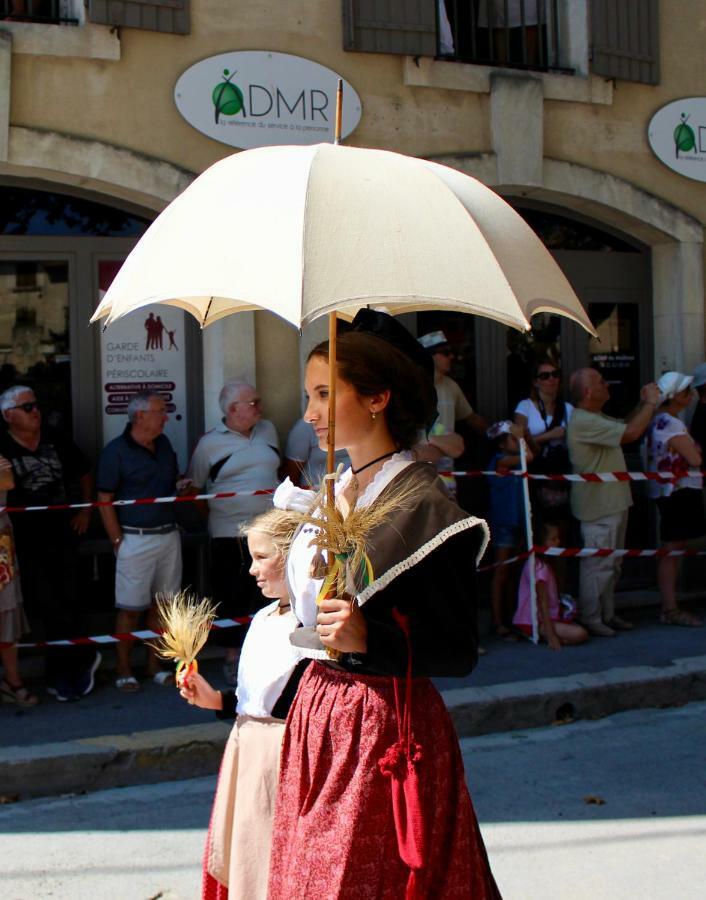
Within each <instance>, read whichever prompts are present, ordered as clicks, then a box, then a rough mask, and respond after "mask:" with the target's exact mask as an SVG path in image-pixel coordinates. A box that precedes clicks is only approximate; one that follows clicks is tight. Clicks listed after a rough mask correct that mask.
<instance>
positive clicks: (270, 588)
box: [248, 531, 287, 600]
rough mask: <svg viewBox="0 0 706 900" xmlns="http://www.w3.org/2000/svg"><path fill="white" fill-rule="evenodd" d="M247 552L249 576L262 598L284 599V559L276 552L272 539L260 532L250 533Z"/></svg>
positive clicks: (285, 587)
mask: <svg viewBox="0 0 706 900" xmlns="http://www.w3.org/2000/svg"><path fill="white" fill-rule="evenodd" d="M248 550H249V551H250V556H252V565H251V566H250V574H251V575H252V576H253V578H254V579H255V581H257V586H258V587H259V588H260V590H261V591H262V595H263V597H267V598H268V599H270V600H279V598H280V597H286V596H287V585H286V583H285V580H284V559H283V558H282V556H280V554H279V553H278V552H277V549H276V547H275V545H274V544H273V543H272V539H271V538H270V537H269V536H268V535H266V534H263V533H262V532H261V531H251V532H250V534H249V535H248Z"/></svg>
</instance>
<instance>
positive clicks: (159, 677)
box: [152, 669, 176, 687]
mask: <svg viewBox="0 0 706 900" xmlns="http://www.w3.org/2000/svg"><path fill="white" fill-rule="evenodd" d="M152 681H154V683H155V684H159V685H161V686H162V687H167V686H169V685H172V684H176V681H175V679H174V675H173V674H172V673H171V672H168V671H167V670H166V669H163V670H162V671H161V672H156V673H155V674H154V675H153V676H152Z"/></svg>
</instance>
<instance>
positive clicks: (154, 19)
mask: <svg viewBox="0 0 706 900" xmlns="http://www.w3.org/2000/svg"><path fill="white" fill-rule="evenodd" d="M88 15H89V18H90V20H91V22H96V23H97V24H99V25H114V26H116V27H117V26H120V27H121V28H142V29H144V30H145V31H163V32H165V33H167V34H189V31H190V21H189V0H88Z"/></svg>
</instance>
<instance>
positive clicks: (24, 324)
mask: <svg viewBox="0 0 706 900" xmlns="http://www.w3.org/2000/svg"><path fill="white" fill-rule="evenodd" d="M15 384H26V385H28V386H29V387H31V388H32V389H33V390H34V391H35V393H36V395H37V399H38V400H39V402H40V404H41V406H42V413H43V418H44V421H45V422H47V423H48V424H50V425H55V426H58V427H60V428H64V429H66V430H68V431H70V430H71V351H70V346H69V267H68V264H67V263H66V262H53V261H52V262H2V261H0V391H3V390H5V389H6V388H7V387H10V386H12V385H15Z"/></svg>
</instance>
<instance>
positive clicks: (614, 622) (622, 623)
mask: <svg viewBox="0 0 706 900" xmlns="http://www.w3.org/2000/svg"><path fill="white" fill-rule="evenodd" d="M608 626H609V627H610V628H612V629H613V630H614V631H632V630H633V629H634V628H635V626H634V625H633V624H632V622H628V621H626V620H625V619H621V618H620V616H613V618H612V619H611V620H610V621H609V622H608Z"/></svg>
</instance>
